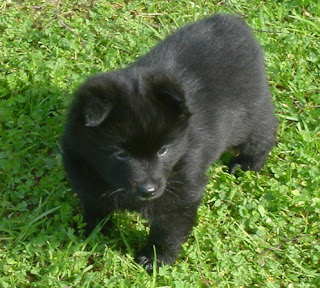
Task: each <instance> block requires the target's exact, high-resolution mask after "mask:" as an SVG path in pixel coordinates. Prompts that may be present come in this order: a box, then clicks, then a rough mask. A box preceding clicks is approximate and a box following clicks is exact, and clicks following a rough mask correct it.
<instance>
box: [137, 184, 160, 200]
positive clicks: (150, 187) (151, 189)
mask: <svg viewBox="0 0 320 288" xmlns="http://www.w3.org/2000/svg"><path fill="white" fill-rule="evenodd" d="M138 192H139V194H140V196H141V197H143V198H150V197H152V196H153V195H154V194H155V192H156V185H154V184H145V185H141V186H139V187H138Z"/></svg>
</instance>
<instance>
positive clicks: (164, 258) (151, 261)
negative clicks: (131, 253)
mask: <svg viewBox="0 0 320 288" xmlns="http://www.w3.org/2000/svg"><path fill="white" fill-rule="evenodd" d="M164 252H165V253H163V252H162V253H161V252H160V251H157V249H154V246H152V247H150V246H146V247H144V248H143V249H142V250H141V251H140V252H138V253H137V255H136V257H135V259H134V260H135V261H136V262H137V263H138V264H139V265H141V266H142V267H143V268H144V269H145V270H146V271H147V272H148V273H150V272H152V271H153V270H154V268H155V266H156V269H158V268H159V267H160V266H161V265H166V264H167V265H170V264H172V262H173V261H174V260H175V257H173V254H174V253H170V251H168V250H166V251H164Z"/></svg>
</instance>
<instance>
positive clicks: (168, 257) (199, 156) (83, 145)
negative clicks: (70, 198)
mask: <svg viewBox="0 0 320 288" xmlns="http://www.w3.org/2000/svg"><path fill="white" fill-rule="evenodd" d="M276 126H277V124H276V120H275V117H274V114H273V107H272V103H271V97H270V92H269V88H268V84H267V80H266V75H265V69H264V60H263V54H262V51H261V48H260V46H259V44H258V43H257V41H256V40H255V39H254V37H253V36H252V34H251V30H250V28H249V27H248V26H247V25H246V24H245V23H244V22H243V21H242V20H241V19H239V18H237V17H235V16H232V15H215V16H212V17H210V18H207V19H204V20H202V21H199V22H197V23H194V24H191V25H189V26H186V27H184V28H182V29H180V30H178V31H177V32H175V33H174V34H173V35H171V36H169V37H168V38H167V39H165V40H164V41H163V42H161V43H160V44H159V45H157V46H156V47H155V48H154V49H152V50H151V51H150V52H149V53H148V54H147V55H145V56H144V57H142V58H140V59H139V60H138V61H137V62H135V63H134V64H132V65H131V66H129V67H128V68H125V69H121V70H118V71H115V72H109V73H102V74H99V75H96V76H93V77H92V78H91V79H89V80H88V81H86V82H85V83H84V84H83V85H82V86H81V87H80V88H79V89H78V91H77V92H76V97H75V100H74V103H73V105H72V107H71V110H70V113H69V118H68V121H67V125H66V131H65V134H64V136H63V159H64V164H65V168H66V171H67V175H68V177H69V180H70V183H71V186H72V188H73V189H74V190H75V191H76V192H77V194H78V196H79V198H80V200H81V202H82V204H83V206H84V210H85V213H84V219H85V221H86V222H87V232H88V233H90V232H91V231H92V229H93V228H94V226H95V225H96V223H97V221H99V220H101V219H102V218H104V217H105V216H106V215H107V214H109V213H111V212H113V211H115V210H118V209H121V210H126V209H127V210H134V211H139V212H140V213H141V214H142V215H143V216H144V217H146V218H147V219H148V220H149V222H150V226H151V230H150V236H149V240H148V244H147V245H146V246H145V247H144V248H143V249H142V250H141V251H140V252H138V253H137V255H136V261H137V262H138V263H140V264H142V265H143V266H145V267H146V269H148V270H151V269H152V264H153V257H154V250H153V246H155V248H156V252H157V260H158V263H166V264H170V263H172V262H173V261H174V260H175V259H176V257H177V255H178V253H179V251H180V248H181V244H182V243H183V242H184V241H186V239H187V237H188V234H189V232H190V231H191V229H192V226H193V225H194V222H195V218H196V213H197V207H198V205H199V203H200V201H201V196H202V191H203V189H204V187H205V184H206V176H205V172H206V170H207V169H208V167H209V165H210V164H211V163H212V162H214V161H215V160H217V159H218V158H219V157H220V155H221V154H222V153H223V152H224V151H226V150H228V149H230V148H237V150H238V151H239V156H237V157H236V158H235V159H234V160H233V161H232V163H231V165H230V170H231V172H234V171H235V168H236V167H241V168H242V169H244V170H247V169H250V170H255V171H257V170H259V169H260V167H261V166H262V165H263V163H264V161H265V158H266V156H267V154H268V153H269V151H270V149H271V148H272V146H273V145H274V141H275V131H276Z"/></svg>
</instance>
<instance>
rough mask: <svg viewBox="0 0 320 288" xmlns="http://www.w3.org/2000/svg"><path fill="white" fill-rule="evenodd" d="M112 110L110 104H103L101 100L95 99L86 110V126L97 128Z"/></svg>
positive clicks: (88, 104)
mask: <svg viewBox="0 0 320 288" xmlns="http://www.w3.org/2000/svg"><path fill="white" fill-rule="evenodd" d="M111 110H112V105H111V104H110V103H103V102H102V101H101V100H100V99H99V98H93V99H91V101H89V103H87V105H86V107H85V109H84V116H85V126H88V127H95V126H98V125H100V124H101V123H102V122H103V121H104V120H105V119H106V118H107V116H108V114H109V113H110V111H111Z"/></svg>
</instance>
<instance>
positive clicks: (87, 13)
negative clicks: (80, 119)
mask: <svg viewBox="0 0 320 288" xmlns="http://www.w3.org/2000/svg"><path fill="white" fill-rule="evenodd" d="M75 3H76V4H75ZM319 3H320V2H319V1H312V0H296V1H258V0H252V1H244V0H239V1H236V0H232V1H218V0H217V1H208V0H206V1H205V0H202V1H201V0H195V1H193V2H191V1H186V0H180V1H147V0H139V1H128V0H126V1H125V0H115V1H102V0H101V1H94V0H90V1H89V0H88V1H84V0H80V1H71V0H63V1H40V0H32V1H20V0H19V1H18V0H17V1H14V0H3V1H1V2H0V72H1V77H0V192H1V193H0V287H3V288H7V287H8V288H13V287H19V288H23V287H44V288H48V287H50V288H51V287H60V288H67V287H68V288H71V287H72V288H73V287H88V288H89V287H90V288H91V287H94V288H96V287H175V288H179V287H223V288H224V287H288V288H295V287H320V76H319V75H320V4H319ZM215 12H228V13H237V14H239V15H241V17H243V18H244V19H245V20H246V21H247V22H248V23H249V25H250V26H251V27H252V28H254V29H255V35H256V37H257V39H258V40H259V41H260V43H261V45H262V46H263V48H264V51H265V57H266V66H267V72H268V77H269V83H270V87H271V91H272V94H273V99H274V102H275V110H276V115H277V118H278V120H279V129H278V137H277V144H276V146H275V147H274V149H273V150H272V152H271V154H270V155H269V157H268V159H267V162H266V164H265V166H264V168H263V169H262V170H261V171H260V172H259V173H255V172H240V175H239V177H237V178H235V177H234V176H233V175H229V174H228V173H227V168H226V166H224V164H223V162H222V161H219V162H218V163H215V164H213V165H212V166H211V167H210V170H209V171H208V175H209V178H210V181H209V183H208V185H207V188H206V191H205V194H204V198H203V201H202V204H201V206H200V207H199V213H198V224H197V226H196V227H195V228H194V230H193V232H192V234H191V235H190V237H189V240H188V242H187V243H185V244H184V246H183V250H182V252H181V254H180V257H179V259H178V260H177V261H176V262H175V263H174V265H172V266H164V267H162V268H160V269H159V271H154V273H153V274H151V275H149V274H147V273H146V272H145V271H144V270H143V269H142V268H141V267H139V266H138V265H136V264H135V263H134V261H133V255H134V251H136V250H137V249H139V247H141V246H142V245H143V243H144V241H145V239H146V236H147V233H148V226H147V223H146V221H145V220H144V219H141V218H140V217H139V216H138V215H135V214H130V215H129V214H126V213H118V214H116V215H114V217H113V221H114V223H115V229H114V231H111V232H110V235H107V236H103V235H102V234H101V233H99V231H98V230H97V231H96V232H94V233H93V234H92V235H91V236H90V237H89V238H87V239H86V238H85V237H84V236H83V233H82V231H83V227H84V223H83V222H82V217H81V213H80V212H81V207H80V205H79V202H78V200H77V198H76V196H75V195H74V193H73V192H72V191H71V189H70V186H69V185H68V183H67V180H66V176H65V173H64V169H63V166H62V162H61V151H60V144H59V143H60V137H61V134H62V132H63V127H64V123H65V117H66V113H67V110H68V107H69V105H70V103H71V100H72V93H73V91H74V90H75V88H76V87H77V86H78V85H79V84H80V83H81V82H82V81H83V80H85V79H86V78H87V77H88V75H90V74H93V73H96V72H100V71H107V70H113V69H118V68H119V67H123V66H125V65H127V64H129V63H131V62H132V61H134V60H135V59H137V57H139V56H140V55H143V54H144V53H146V52H147V51H148V50H149V49H150V48H151V47H152V46H153V45H155V44H156V43H158V42H159V41H160V40H161V39H163V38H164V37H166V35H168V34H169V33H170V32H171V31H174V30H175V29H176V28H178V27H181V26H183V25H184V24H186V23H189V22H192V21H194V20H197V19H201V18H203V17H205V16H207V15H210V14H212V13H215ZM79 231H80V232H79Z"/></svg>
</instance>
